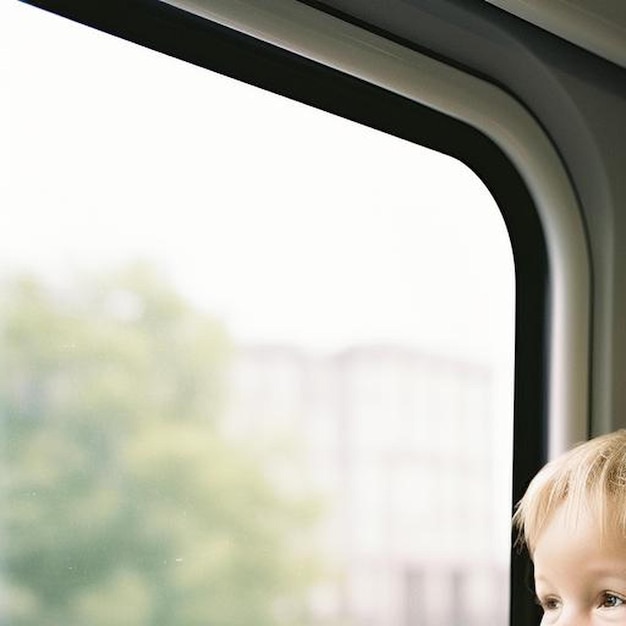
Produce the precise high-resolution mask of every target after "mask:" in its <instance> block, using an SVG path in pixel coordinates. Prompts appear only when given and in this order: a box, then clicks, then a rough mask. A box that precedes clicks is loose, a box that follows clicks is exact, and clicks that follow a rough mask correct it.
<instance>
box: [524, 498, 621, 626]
mask: <svg viewBox="0 0 626 626" xmlns="http://www.w3.org/2000/svg"><path fill="white" fill-rule="evenodd" d="M533 561H534V565H535V590H536V593H537V598H538V600H539V603H540V604H541V606H542V608H543V611H544V615H543V619H542V621H541V623H542V625H548V624H549V625H550V626H601V625H603V626H606V625H610V624H615V625H619V626H622V625H624V626H626V537H624V534H623V532H622V531H620V530H618V529H616V528H610V527H609V528H606V529H604V530H603V529H601V528H600V524H599V523H598V520H597V519H594V518H593V517H592V515H590V514H584V515H582V516H581V517H580V519H577V520H576V521H575V523H572V521H571V520H568V519H567V515H566V509H565V508H564V507H563V506H561V507H560V508H559V509H557V510H556V512H555V513H554V515H553V517H552V518H551V519H550V520H549V521H548V523H547V524H546V526H545V528H544V529H543V530H542V531H541V534H540V535H539V537H538V538H537V542H536V545H535V550H534V553H533Z"/></svg>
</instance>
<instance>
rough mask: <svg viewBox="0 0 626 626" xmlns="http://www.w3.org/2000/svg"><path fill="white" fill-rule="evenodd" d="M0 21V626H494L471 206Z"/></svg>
mask: <svg viewBox="0 0 626 626" xmlns="http://www.w3.org/2000/svg"><path fill="white" fill-rule="evenodd" d="M13 4H15V5H16V6H15V7H11V8H8V7H6V6H4V7H3V9H2V11H4V12H5V15H2V16H0V19H1V20H2V21H4V23H10V24H12V29H11V32H12V33H18V32H19V29H20V28H28V29H29V31H30V32H31V33H32V34H33V36H32V37H31V38H30V39H29V42H30V43H28V45H26V43H25V42H23V41H22V39H21V38H20V37H19V36H18V35H17V34H13V35H12V36H9V37H8V38H7V39H6V41H8V42H9V44H8V45H9V46H10V47H11V50H13V52H14V53H15V58H16V59H19V64H16V67H15V69H13V68H10V69H9V68H5V69H4V70H3V71H4V74H3V77H2V80H3V81H4V82H5V84H6V85H7V86H8V93H12V94H13V97H14V106H13V108H12V117H11V120H12V124H11V129H12V133H13V135H12V150H11V154H10V156H11V160H10V164H11V178H10V180H9V182H8V184H6V185H4V186H2V187H0V193H1V194H2V204H3V206H6V207H9V209H8V210H7V211H4V213H3V214H2V216H1V217H0V220H4V221H3V222H2V223H1V224H0V226H1V227H2V228H0V232H1V233H2V234H1V235H0V237H1V240H0V265H1V272H2V276H1V280H2V283H1V287H2V297H1V298H0V333H1V334H0V362H1V364H2V371H3V372H4V374H3V377H2V379H0V403H1V404H0V411H1V413H0V438H1V441H2V446H1V448H0V476H1V477H2V487H1V489H2V491H1V495H0V497H1V501H0V623H2V624H7V625H9V626H35V625H37V626H58V624H70V625H71V624H76V625H77V626H78V625H81V626H82V625H83V624H90V625H94V626H98V625H102V626H105V625H106V626H109V625H110V624H116V625H126V624H128V625H129V626H130V625H132V626H142V625H145V626H174V625H176V624H180V625H181V626H182V625H185V626H193V625H196V624H197V625H198V626H200V625H203V626H206V625H207V624H215V625H218V626H250V625H252V624H254V625H255V626H256V625H265V624H266V625H268V626H269V625H277V626H280V625H285V626H297V625H299V624H301V625H303V626H304V625H307V626H390V625H392V624H393V625H396V624H399V625H403V626H453V625H455V624H458V623H463V624H468V625H470V626H472V625H474V624H475V625H476V626H478V625H480V626H490V625H493V626H499V625H501V624H504V623H505V621H506V613H507V593H508V592H507V579H508V576H507V570H508V535H509V533H508V521H507V517H508V510H509V505H508V473H509V472H508V468H509V466H510V441H509V439H510V422H511V409H510V393H509V389H510V378H511V369H512V366H511V361H512V357H511V353H512V291H513V289H512V263H511V255H510V250H509V246H508V242H507V239H506V235H505V233H504V229H503V226H502V221H501V219H500V218H499V216H498V214H497V209H496V207H495V206H494V205H493V201H492V199H491V198H490V196H489V194H488V193H487V192H486V190H485V189H484V187H483V186H482V185H481V183H480V182H479V181H478V180H477V179H476V178H475V176H474V175H473V174H471V172H469V171H468V170H467V169H466V168H464V167H463V166H461V165H460V164H459V163H457V162H455V161H452V160H451V159H448V158H447V157H443V156H442V155H437V154H434V153H432V152H429V151H426V150H422V149H420V148H419V147H416V146H413V145H410V144H407V143H405V142H402V141H399V140H397V139H394V138H392V137H388V136H385V135H382V134H380V133H377V132H374V131H371V130H368V129H364V128H361V127H359V126H356V125H354V124H350V123H348V122H346V121H344V120H339V119H337V118H333V117H331V116H327V115H325V114H322V113H321V112H318V111H312V110H311V109H308V108H306V107H302V106H300V105H295V104H294V103H291V102H287V101H285V100H283V99H279V98H276V97H275V96H272V95H271V94H266V93H263V92H259V91H258V90H254V89H251V88H248V87H247V86H245V85H240V84H237V83H232V82H230V81H225V80H224V79H221V78H219V77H216V76H213V75H212V74H210V73H208V72H205V71H203V70H200V69H198V68H193V67H191V66H188V65H185V64H182V63H180V62H177V61H174V60H172V59H168V58H165V57H162V56H160V55H157V54H155V53H152V52H150V51H147V50H143V49H141V48H138V47H136V46H131V45H130V44H126V43H124V42H120V41H117V40H115V39H113V38H110V37H107V36H105V35H102V34H100V33H95V32H93V31H90V30H88V29H84V28H81V27H80V26H77V25H73V24H71V23H66V22H65V21H63V20H60V19H59V18H56V17H54V16H50V15H46V14H44V13H41V12H39V11H37V10H35V9H33V8H31V7H27V6H19V5H18V3H13ZM9 34H10V33H9ZM35 35H36V36H35ZM33 41H35V42H38V44H37V45H41V46H42V48H43V49H45V50H46V51H47V52H46V55H41V54H39V53H38V50H37V48H36V45H34V44H32V42H33ZM44 94H45V97H46V107H45V108H44V110H41V107H39V106H35V104H36V103H38V102H41V99H42V97H43V96H44ZM451 181H454V182H451Z"/></svg>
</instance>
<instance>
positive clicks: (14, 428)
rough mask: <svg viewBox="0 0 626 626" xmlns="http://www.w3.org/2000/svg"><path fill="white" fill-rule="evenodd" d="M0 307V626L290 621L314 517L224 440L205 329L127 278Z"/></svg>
mask: <svg viewBox="0 0 626 626" xmlns="http://www.w3.org/2000/svg"><path fill="white" fill-rule="evenodd" d="M3 303H4V304H3V306H2V309H1V310H0V324H1V333H2V335H1V336H2V345H1V350H0V361H1V369H2V372H3V377H2V380H1V382H0V436H1V440H2V449H1V450H0V480H2V492H1V493H2V500H1V501H0V507H1V509H0V542H1V545H0V554H2V559H1V561H0V570H2V571H3V572H4V574H3V575H4V576H5V577H6V578H7V580H8V589H6V590H5V593H4V594H3V595H4V599H3V600H2V602H3V603H6V606H5V607H2V606H1V605H0V613H4V614H5V615H6V616H7V617H8V623H10V624H11V625H12V626H58V625H59V624H63V625H64V626H84V625H85V624H89V625H90V626H100V625H102V626H105V625H106V626H111V625H113V624H115V625H116V626H125V625H128V626H131V625H132V626H144V625H145V626H175V625H176V624H180V625H184V626H195V625H198V626H200V625H202V626H207V625H215V626H250V625H253V624H254V625H255V626H265V625H267V626H270V625H278V624H285V625H289V626H295V625H297V624H299V623H302V622H303V619H304V610H303V607H304V602H303V598H304V595H305V592H306V589H307V586H308V585H309V584H310V583H311V582H312V580H313V578H314V569H315V568H314V565H313V560H312V558H311V557H310V556H309V555H308V554H307V549H306V541H305V539H304V533H305V532H306V530H307V529H308V528H310V527H311V524H312V522H313V520H314V518H315V510H314V509H315V507H314V506H313V505H312V504H311V501H310V500H304V499H303V498H297V497H295V496H293V495H292V496H286V495H285V494H284V493H281V492H280V490H279V489H278V488H277V487H276V486H275V485H273V483H272V481H271V480H270V479H269V478H268V475H267V473H264V471H263V467H262V466H261V465H260V463H259V461H258V459H257V456H256V455H255V454H254V453H253V452H252V450H250V449H246V448H245V447H243V445H235V444H233V443H230V442H228V441H226V440H225V439H224V437H222V436H220V434H219V432H220V430H219V428H218V424H219V417H220V413H221V409H222V405H223V398H222V390H223V388H224V383H223V380H222V377H223V375H224V371H225V366H226V364H227V362H228V358H229V352H230V351H229V342H228V339H227V336H226V334H225V333H224V331H223V329H222V328H221V327H220V326H219V324H217V323H216V322H215V321H214V320H213V319H211V318H209V317H208V316H206V315H203V314H200V313H198V312H196V311H194V310H193V309H191V308H190V307H189V306H188V305H187V304H186V303H185V302H184V301H183V300H181V298H179V297H178V296H177V295H176V294H175V293H174V292H173V291H172V290H171V289H169V288H168V286H167V285H165V284H163V282H161V281H159V280H158V279H157V278H156V277H155V275H154V274H153V273H152V272H150V271H149V269H147V268H145V267H141V266H137V267H134V268H131V269H129V270H127V271H125V272H121V273H120V274H118V275H116V276H113V277H108V278H97V277H96V278H91V279H90V280H89V281H84V282H83V283H82V284H80V285H79V287H78V288H76V289H73V290H72V291H71V295H70V292H65V293H63V292H59V291H57V292H54V291H52V290H49V289H46V287H45V286H44V285H43V284H42V283H41V282H39V281H38V280H35V279H33V278H23V279H20V280H16V281H14V282H13V283H12V284H11V285H9V286H8V287H7V289H6V293H5V297H4V298H3Z"/></svg>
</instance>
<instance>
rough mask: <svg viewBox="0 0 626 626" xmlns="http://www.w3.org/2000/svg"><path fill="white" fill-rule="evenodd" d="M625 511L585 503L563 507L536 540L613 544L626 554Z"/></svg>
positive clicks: (609, 505) (604, 503) (613, 505)
mask: <svg viewBox="0 0 626 626" xmlns="http://www.w3.org/2000/svg"><path fill="white" fill-rule="evenodd" d="M622 516H623V511H622V510H621V506H618V505H617V504H616V503H615V502H612V501H610V500H605V501H602V502H599V501H597V500H583V501H577V502H575V503H573V502H569V501H567V500H566V501H565V502H563V503H562V504H560V505H559V506H558V507H557V508H556V509H555V510H554V511H553V512H552V514H551V515H550V516H549V517H548V518H547V519H546V522H545V524H544V526H543V528H542V530H541V532H540V533H539V535H538V537H537V548H539V546H540V544H541V543H542V539H543V543H544V544H545V543H546V542H549V543H551V544H555V545H557V544H561V543H575V542H578V543H581V542H582V543H585V544H589V545H592V546H594V545H595V546H599V545H610V546H611V547H612V548H615V549H621V548H624V552H625V554H626V528H625V527H624V525H623V523H622V519H621V518H622Z"/></svg>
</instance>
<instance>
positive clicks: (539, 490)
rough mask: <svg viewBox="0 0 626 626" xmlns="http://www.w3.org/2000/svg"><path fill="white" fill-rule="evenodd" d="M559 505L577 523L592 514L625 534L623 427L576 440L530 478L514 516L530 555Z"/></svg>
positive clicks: (625, 443)
mask: <svg viewBox="0 0 626 626" xmlns="http://www.w3.org/2000/svg"><path fill="white" fill-rule="evenodd" d="M561 506H565V507H567V508H566V509H565V515H566V518H567V519H568V520H571V521H572V523H575V522H576V520H578V519H579V518H580V516H581V515H582V514H584V513H591V514H592V515H593V517H594V518H595V519H597V520H598V521H599V522H600V525H601V526H600V527H601V528H603V529H606V527H607V526H609V525H610V526H611V527H612V528H617V529H619V530H621V531H622V532H623V533H624V535H625V536H626V429H622V430H618V431H616V432H614V433H610V434H608V435H603V436H601V437H596V438H595V439H591V440H590V441H586V442H585V443H582V444H579V445H578V446H576V447H575V448H573V449H572V450H570V451H569V452H566V453H565V454H563V455H562V456H560V457H558V458H557V459H555V460H554V461H551V462H550V463H548V464H547V465H545V466H544V467H543V468H542V469H541V470H540V471H539V473H538V474H537V475H536V476H535V477H534V478H533V480H532V481H531V483H530V485H529V486H528V489H527V490H526V493H525V494H524V497H523V498H522V499H521V501H520V502H519V504H518V506H517V510H516V511H515V515H514V516H513V524H514V526H515V527H516V528H517V529H518V532H519V537H518V542H519V543H521V544H526V546H527V547H528V550H529V552H530V554H531V555H532V554H533V552H534V549H535V546H536V544H537V539H538V538H539V535H540V534H541V532H542V530H543V529H544V527H545V525H546V524H547V523H548V522H549V521H550V520H551V519H552V516H553V515H554V513H555V511H556V510H557V509H558V508H560V507H561Z"/></svg>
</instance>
